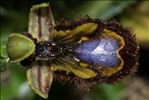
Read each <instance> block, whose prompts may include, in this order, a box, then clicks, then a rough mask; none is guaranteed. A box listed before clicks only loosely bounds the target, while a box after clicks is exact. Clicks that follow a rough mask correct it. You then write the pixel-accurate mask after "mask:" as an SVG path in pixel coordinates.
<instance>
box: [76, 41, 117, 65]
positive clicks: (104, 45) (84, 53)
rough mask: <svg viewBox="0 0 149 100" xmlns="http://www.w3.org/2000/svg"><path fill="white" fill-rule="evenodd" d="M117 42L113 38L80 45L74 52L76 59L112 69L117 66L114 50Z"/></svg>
mask: <svg viewBox="0 0 149 100" xmlns="http://www.w3.org/2000/svg"><path fill="white" fill-rule="evenodd" d="M117 49H118V42H117V41H116V40H115V39H113V38H104V39H100V40H98V39H96V40H92V41H85V42H83V43H81V44H80V45H79V46H78V47H77V48H76V50H75V52H76V54H77V58H78V59H80V60H82V61H84V62H87V63H89V64H92V65H102V66H106V67H114V66H116V65H117V64H119V58H118V57H117V53H116V50H117Z"/></svg>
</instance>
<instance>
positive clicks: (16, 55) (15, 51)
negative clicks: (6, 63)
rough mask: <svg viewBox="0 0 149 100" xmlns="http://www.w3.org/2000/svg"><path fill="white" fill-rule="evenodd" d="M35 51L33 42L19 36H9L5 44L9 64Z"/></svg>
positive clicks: (15, 34) (14, 34)
mask: <svg viewBox="0 0 149 100" xmlns="http://www.w3.org/2000/svg"><path fill="white" fill-rule="evenodd" d="M34 50H35V44H34V42H33V41H32V40H31V39H30V38H28V37H26V36H24V35H21V34H17V33H13V34H10V36H9V38H8V43H7V53H8V57H9V60H10V62H11V63H17V62H20V61H22V60H24V59H25V58H27V57H29V56H30V55H31V54H32V53H33V52H34Z"/></svg>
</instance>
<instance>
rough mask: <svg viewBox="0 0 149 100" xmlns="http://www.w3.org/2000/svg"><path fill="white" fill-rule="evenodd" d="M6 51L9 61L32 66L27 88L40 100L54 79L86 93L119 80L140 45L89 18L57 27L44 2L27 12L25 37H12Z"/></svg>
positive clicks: (121, 30)
mask: <svg viewBox="0 0 149 100" xmlns="http://www.w3.org/2000/svg"><path fill="white" fill-rule="evenodd" d="M7 51H8V56H9V58H10V62H12V63H17V62H20V63H21V64H22V65H23V66H30V67H29V69H28V71H27V79H28V83H29V85H30V86H31V88H32V89H33V90H34V91H35V92H36V93H37V94H39V95H40V96H42V97H43V98H47V97H48V92H49V89H50V87H51V84H52V81H53V79H55V80H59V81H64V82H65V81H68V82H72V83H74V85H76V86H77V87H79V88H81V89H84V90H88V88H90V86H92V85H93V84H97V83H101V82H107V83H114V82H116V81H119V80H120V79H122V78H123V77H125V76H128V75H131V74H133V73H134V72H136V69H137V65H138V44H137V43H136V40H135V37H134V35H132V34H131V33H130V31H128V30H127V29H124V28H123V27H122V26H120V25H119V24H117V23H116V22H108V23H105V22H102V21H101V20H99V19H90V18H88V17H85V18H80V19H78V20H75V21H73V22H70V21H66V20H65V21H63V22H60V24H57V25H56V24H55V21H54V18H53V15H52V12H51V10H50V8H49V5H48V4H46V3H43V4H39V5H34V6H33V7H32V8H31V10H30V15H29V25H28V32H26V33H24V34H15V33H13V34H11V35H10V36H9V39H8V44H7Z"/></svg>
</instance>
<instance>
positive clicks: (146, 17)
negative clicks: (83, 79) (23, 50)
mask: <svg viewBox="0 0 149 100" xmlns="http://www.w3.org/2000/svg"><path fill="white" fill-rule="evenodd" d="M0 2H1V4H0V19H1V23H0V49H1V52H0V54H1V55H0V62H1V65H0V70H1V72H0V76H1V77H0V97H1V99H0V100H43V99H42V98H41V97H39V96H38V95H36V94H34V92H33V91H32V90H31V89H30V88H29V87H28V85H27V83H26V69H25V68H23V67H22V66H20V65H17V64H15V65H13V64H8V63H6V59H5V58H4V57H6V56H7V55H6V52H5V44H6V41H7V38H8V35H9V34H10V33H12V32H26V31H27V25H28V14H29V9H30V7H31V6H32V5H34V4H39V3H43V2H50V6H51V9H52V12H53V15H54V17H55V20H56V21H60V20H62V19H75V18H76V17H80V16H85V15H88V16H89V17H91V18H100V19H102V20H105V21H106V20H110V19H116V20H117V21H119V22H120V23H121V24H122V25H123V26H124V27H128V28H129V29H130V30H131V31H132V32H133V33H135V34H136V37H137V40H138V42H139V44H140V59H139V71H138V72H137V73H136V75H135V76H133V77H132V78H130V79H125V80H123V81H122V82H120V83H117V84H115V85H107V84H99V85H97V86H96V87H94V89H93V90H92V91H91V92H89V93H86V94H81V93H80V92H78V91H77V90H75V89H74V88H73V86H71V85H69V84H67V83H66V84H61V83H58V82H54V83H53V85H52V88H51V90H50V92H49V98H48V100H149V86H148V84H149V70H147V67H149V64H148V57H149V1H147V0H145V1H143V0H142V1H140V0H126V1H122V0H95V1H81V0H72V1H68V0H57V1H54V0H26V1H23V0H22V1H21V0H7V1H6V0H1V1H0Z"/></svg>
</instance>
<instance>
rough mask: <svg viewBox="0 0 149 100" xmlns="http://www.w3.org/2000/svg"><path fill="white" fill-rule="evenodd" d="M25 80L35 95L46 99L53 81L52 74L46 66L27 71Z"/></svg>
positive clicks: (38, 66)
mask: <svg viewBox="0 0 149 100" xmlns="http://www.w3.org/2000/svg"><path fill="white" fill-rule="evenodd" d="M27 80H28V84H29V85H30V87H31V88H32V89H33V90H34V92H35V93H37V94H38V95H40V96H41V97H43V98H48V93H49V90H50V87H51V84H52V81H53V73H52V71H51V70H50V68H49V67H48V66H40V65H36V66H33V67H32V68H30V69H29V70H28V71H27Z"/></svg>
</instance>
